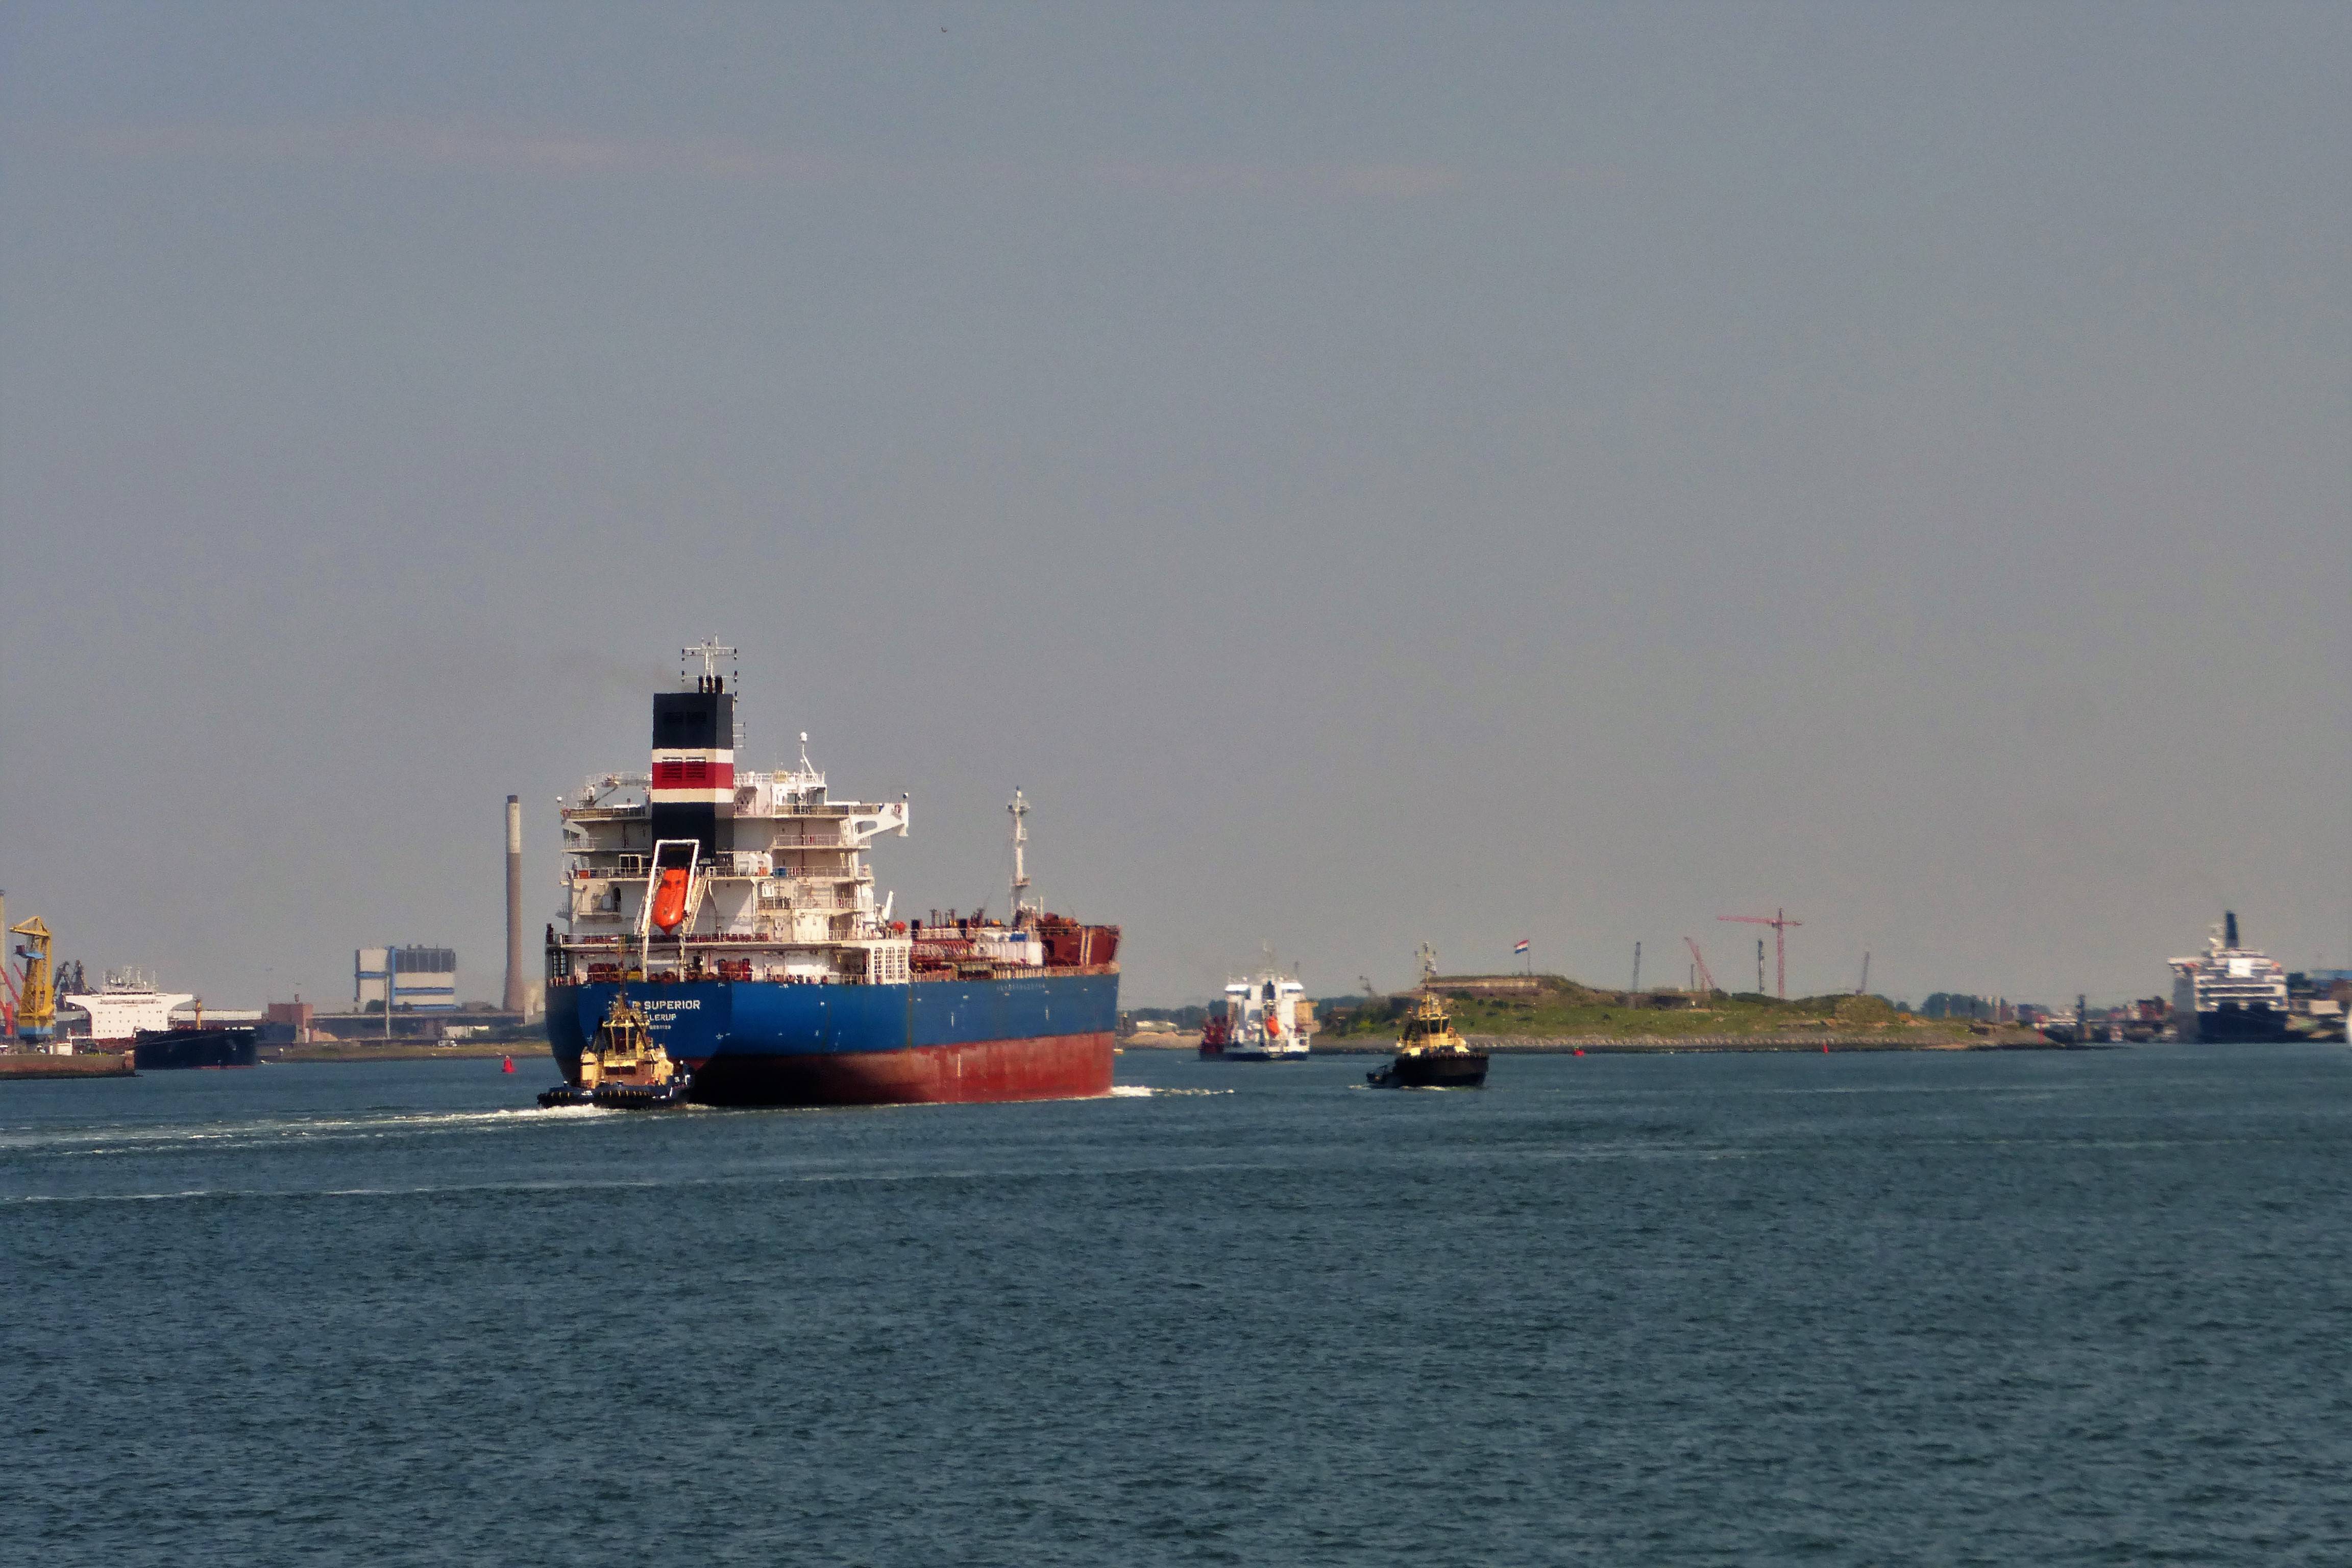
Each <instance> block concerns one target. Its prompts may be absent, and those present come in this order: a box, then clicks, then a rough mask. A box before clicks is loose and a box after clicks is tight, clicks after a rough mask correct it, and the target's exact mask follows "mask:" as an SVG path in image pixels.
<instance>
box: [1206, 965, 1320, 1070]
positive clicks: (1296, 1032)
mask: <svg viewBox="0 0 2352 1568" xmlns="http://www.w3.org/2000/svg"><path fill="white" fill-rule="evenodd" d="M1314 1033H1315V1004H1314V1003H1312V1002H1309V1001H1308V1000H1307V987H1306V986H1304V985H1301V984H1299V983H1298V982H1297V981H1296V980H1294V979H1292V978H1291V977H1290V976H1289V975H1287V974H1284V973H1279V972H1277V971H1273V970H1268V971H1266V972H1265V973H1261V974H1257V975H1255V976H1253V977H1252V978H1250V979H1248V980H1237V981H1235V982H1234V984H1231V985H1228V986H1226V987H1225V1010H1224V1012H1223V1015H1221V1016H1215V1017H1212V1018H1211V1019H1210V1020H1209V1023H1208V1026H1207V1027H1206V1028H1204V1029H1202V1031H1201V1055H1202V1058H1204V1059H1207V1060H1213V1061H1243V1062H1271V1061H1288V1060H1303V1059H1304V1058H1306V1056H1307V1047H1308V1044H1309V1042H1310V1041H1311V1039H1312V1038H1313V1036H1314Z"/></svg>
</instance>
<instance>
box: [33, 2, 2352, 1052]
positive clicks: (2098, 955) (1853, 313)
mask: <svg viewBox="0 0 2352 1568" xmlns="http://www.w3.org/2000/svg"><path fill="white" fill-rule="evenodd" d="M680 17H688V18H690V20H688V21H681V20H680V19H679V18H680ZM395 18H404V19H401V20H395ZM0 45H5V53H6V57H7V58H8V59H9V60H10V61H11V62H12V64H11V67H10V78H11V83H10V90H9V92H8V94H7V95H6V98H5V103H0V151H5V158H0V201H5V207H6V210H7V211H8V212H9V213H10V214H11V215H12V216H14V217H15V219H16V221H14V222H12V223H10V224H9V225H7V226H5V229H6V232H5V236H0V288H5V296H6V299H7V300H8V304H9V309H8V310H6V311H5V315H0V351H5V352H0V411H5V417H0V513H5V518H6V520H7V524H8V526H7V527H6V529H5V542H0V660H5V674H6V679H5V681H0V733H5V737H6V744H5V748H0V799H5V814H0V844H5V857H0V884H4V885H5V887H6V889H7V891H8V895H9V899H10V904H11V907H12V909H16V910H26V911H37V912H39V913H41V914H42V915H43V916H44V917H45V918H46V919H47V921H48V922H49V924H50V925H51V927H52V928H54V929H55V930H56V931H58V942H59V953H60V956H61V957H72V958H79V959H83V960H86V961H87V962H88V963H89V964H90V965H92V966H93V967H96V966H97V965H99V964H100V963H139V964H141V965H142V966H144V967H145V968H147V969H149V970H150V971H152V972H153V973H155V974H156V975H157V976H158V978H159V979H160V980H161V981H163V983H164V984H168V985H170V986H171V987H173V988H174V989H180V990H189V991H196V992H201V993H204V994H206V995H208V996H210V997H215V998H222V999H228V998H234V999H235V1000H236V1002H237V1003H239V1004H251V1005H259V1004H260V1003H261V1002H262V1001H264V1000H268V999H279V1000H282V999H285V998H287V997H289V996H290V995H292V994H293V993H294V991H295V990H296V988H297V986H298V985H299V987H300V989H301V990H302V992H303V994H304V995H305V997H306V998H308V999H312V1000H332V999H333V998H334V997H335V996H336V995H337V994H340V993H341V991H342V990H343V989H344V988H345V987H346V986H347V984H348V974H349V967H350V953H351V952H352V950H353V949H354V948H356V947H359V946H362V945H365V944H368V943H380V942H385V941H399V942H432V943H444V944H446V945H448V946H450V947H453V948H455V949H456V950H457V952H458V953H459V954H460V963H461V977H460V985H461V988H462V989H463V990H464V992H465V993H466V994H467V995H468V996H481V997H494V996H497V995H499V991H500V982H501V978H502V975H501V972H500V963H501V954H502V952H503V946H504V943H503V941H502V926H501V921H502V917H503V902H502V891H503V884H502V880H501V877H502V871H501V866H502V856H503V853H504V826H503V818H502V816H501V806H502V803H503V801H504V798H505V796H506V795H509V794H517V795H520V797H521V806H522V814H523V815H522V824H521V826H522V844H523V850H524V867H525V882H524V895H525V909H526V912H527V915H528V917H529V918H530V925H531V929H533V930H536V929H537V926H538V923H539V922H540V921H544V920H545V919H547V918H548V916H549V914H550V913H551V911H552V909H553V907H554V906H555V903H556V900H557V894H556V891H555V886H554V882H555V872H556V865H557V853H556V850H557V837H556V820H555V813H554V800H555V797H556V796H557V795H559V794H561V793H562V792H564V791H566V790H569V789H572V788H574V787H576V786H577V784H578V783H579V781H580V779H581V777H582V776H583V775H584V774H587V773H591V772H593V771H596V770H599V769H601V768H604V767H606V766H609V765H611V760H612V759H614V758H616V757H626V756H628V755H630V754H632V753H633V752H635V751H638V750H641V749H642V738H641V737H640V736H639V734H638V733H637V731H638V730H639V728H640V727H641V723H642V711H641V709H642V702H641V697H640V694H641V693H642V692H643V691H644V690H645V689H647V688H648V687H649V686H651V685H654V684H657V683H659V682H662V681H665V680H667V679H669V678H670V677H671V675H672V674H673V673H674V669H673V665H674V661H673V660H672V658H671V657H670V655H671V651H672V650H674V649H675V648H677V647H680V646H682V645H684V644H685V643H688V642H691V641H693V640H695V639H696V638H698V637H702V636H705V635H709V634H712V633H716V634H718V635H719V636H720V637H724V638H725V639H726V640H727V641H729V642H730V643H734V644H737V645H740V647H741V648H742V650H743V652H742V661H741V675H742V681H741V688H740V696H741V701H742V712H743V719H744V724H745V731H746V734H745V746H744V749H745V753H746V756H747V758H748V759H750V760H751V761H752V762H754V763H756V764H757V765H761V766H767V765H770V764H772V763H776V762H779V761H785V760H789V758H790V757H791V756H792V755H793V753H794V752H796V749H797V742H796V740H795V737H796V736H797V735H798V734H799V733H800V732H802V731H807V732H808V733H809V734H810V735H811V737H812V739H811V741H810V748H811V752H812V755H813V756H814V758H815V760H816V762H817V763H818V765H820V766H822V767H824V769H826V770H827V771H828V773H830V774H831V775H832V777H833V778H834V779H835V781H836V782H837V783H838V784H839V785H840V787H841V788H842V789H843V790H844V792H845V794H851V795H856V796H858V797H860V798H866V799H883V800H895V799H897V798H898V795H899V794H900V792H902V791H903V792H906V793H907V794H908V795H909V796H910V798H911V800H912V803H913V809H914V813H915V816H914V829H913V832H912V833H911V835H910V836H909V837H908V839H906V840H905V841H904V842H899V841H897V840H893V841H892V843H891V844H890V845H889V846H888V847H887V849H886V850H885V851H884V852H883V853H881V854H878V855H877V864H876V871H877V879H878V885H879V886H881V887H885V888H887V889H894V890H895V891H896V892H897V893H898V897H899V899H900V900H901V904H902V906H903V905H905V904H907V903H909V902H914V903H919V904H921V905H923V906H925V907H929V906H931V905H934V904H937V905H940V906H947V905H950V904H953V905H956V906H958V907H961V908H965V909H969V908H971V907H972V906H974V905H976V904H979V903H981V902H982V901H990V902H996V901H1001V900H1002V899H1003V891H1002V889H1003V885H1004V866H1003V862H1004V860H1005V858H1006V844H1005V834H1004V822H1003V802H1004V800H1005V799H1006V798H1008V797H1009V796H1010V795H1011V794H1012V792H1013V789H1014V788H1015V787H1018V788H1021V789H1022V790H1024V792H1025V794H1026V796H1027V798H1028V800H1029V801H1030V803H1031V804H1032V805H1034V816H1032V817H1031V818H1030V831H1031V835H1032V843H1031V847H1030V856H1031V871H1032V873H1033V875H1034V877H1035V878H1036V880H1037V884H1038V889H1039V891H1040V893H1041V894H1042V895H1043V896H1044V897H1045V899H1046V900H1047V901H1048V902H1049V903H1051V904H1052V905H1053V906H1054V907H1055V908H1056V909H1061V910H1067V911H1069V912H1071V913H1073V914H1076V915H1077V916H1079V917H1080V918H1082V919H1096V918H1099V919H1104V920H1109V921H1117V922H1118V923H1119V924H1121V925H1122V926H1124V928H1125V930H1126V932H1127V944H1128V945H1127V947H1126V948H1125V950H1124V952H1123V954H1122V963H1123V964H1124V965H1125V967H1126V971H1127V974H1126V981H1125V987H1124V995H1125V997H1126V999H1128V1000H1129V1001H1130V1002H1133V1003H1138V1004H1172V1003H1180V1002H1186V1001H1194V1000H1200V999H1202V998H1204V997H1206V996H1208V995H1210V994H1214V992H1215V991H1216V989H1217V988H1218V986H1219V985H1221V984H1222V983H1223V980H1224V979H1225V978H1226V977H1227V976H1228V975H1229V974H1231V973H1239V972H1241V971H1243V970H1244V969H1247V968H1249V967H1251V966H1252V965H1253V964H1254V963H1255V960H1256V958H1257V956H1258V954H1259V947H1260V943H1262V942H1271V943H1272V944H1274V946H1275V947H1276V952H1277V955H1278V956H1279V957H1280V959H1281V960H1282V961H1284V962H1285V963H1290V962H1293V961H1296V962H1297V963H1298V964H1299V966H1300V970H1301V973H1302V975H1303V977H1304V978H1305V980H1306V982H1307V985H1308V988H1309V990H1310V991H1312V992H1314V993H1315V994H1337V993H1340V992H1345V991H1349V990H1352V989H1354V988H1356V985H1357V980H1358V976H1359V975H1360V974H1369V975H1370V978H1371V979H1372V980H1373V981H1374V982H1375V984H1378V985H1380V986H1381V987H1382V988H1393V987H1396V986H1400V985H1402V984H1406V983H1407V982H1408V981H1409V980H1410V978H1411V976H1412V973H1413V963H1412V954H1413V952H1414V950H1415V948H1416V946H1417V945H1418V944H1420V943H1422V942H1429V943H1431V944H1433V946H1434V947H1436V948H1437V950H1438V951H1439V952H1441V953H1442V954H1444V960H1445V963H1447V965H1448V966H1449V967H1459V968H1464V969H1486V968H1492V969H1504V968H1508V967H1511V966H1513V964H1514V963H1515V962H1516V961H1515V959H1514V957H1513V955H1512V953H1511V946H1512V943H1513V942H1515V941H1516V940H1517V939H1518V938H1520V937H1522V936H1524V937H1527V938H1528V939H1529V940H1530V941H1531V942H1532V943H1533V946H1534V953H1535V957H1536V960H1537V962H1538V964H1539V965H1540V966H1541V967H1542V968H1545V969H1548V970H1556V971H1559V972H1561V973H1569V974H1572V975H1575V976H1577V977H1579V978H1581V979H1585V980H1588V981H1591V982H1593V983H1595V984H1610V983H1613V982H1614V981H1615V980H1617V979H1619V978H1621V977H1622V976H1623V974H1624V973H1625V965H1626V962H1627V959H1628V957H1629V956H1630V952H1631V948H1632V944H1633V942H1635V941H1637V940H1639V941H1643V942H1646V943H1647V944H1649V951H1650V952H1652V953H1653V954H1654V955H1657V956H1656V957H1655V958H1654V960H1653V962H1654V963H1666V964H1667V969H1666V971H1665V973H1666V974H1667V975H1668V976H1670V977H1671V976H1678V975H1680V974H1681V973H1682V968H1683V966H1682V963H1681V962H1680V960H1678V959H1674V958H1672V957H1671V956H1670V955H1672V954H1674V953H1675V952H1677V951H1678V950H1679V943H1680V939H1681V938H1683V937H1684V936H1685V935H1688V936H1691V937H1694V938H1696V940H1697V941H1698V942H1700V943H1701V944H1702V946H1703V947H1704V948H1705V950H1706V953H1707V955H1708V959H1709V962H1710V963H1711V964H1713V966H1714V967H1715V968H1716V969H1717V972H1718V975H1719V976H1722V975H1727V974H1731V973H1739V972H1741V971H1742V970H1743V969H1744V966H1745V964H1746V963H1747V962H1748V958H1749V956H1750V954H1749V953H1748V950H1747V949H1746V948H1744V947H1743V946H1742V945H1741V944H1742V943H1743V942H1745V941H1747V940H1749V939H1747V938H1733V937H1729V936H1727V935H1724V934H1721V932H1722V931H1725V930H1727V928H1717V927H1716V925H1715V921H1716V917H1717V915H1719V914H1722V913H1726V912H1746V913H1759V912H1763V911H1766V910H1772V909H1776V908H1785V909H1786V910H1789V911H1790V913H1791V914H1792V915H1798V916H1801V918H1802V919H1803V920H1804V921H1806V924H1805V926H1804V928H1803V929H1802V930H1801V931H1796V932H1792V933H1790V950H1789V971H1790V973H1789V988H1790V993H1791V994H1804V993H1808V992H1822V991H1831V990H1836V989H1843V988H1849V987H1851V986H1852V984H1853V981H1854V977H1855V975H1856V974H1857V973H1858V972H1859V966H1860V963H1861V960H1862V955H1863V953H1864V952H1870V953H1871V954H1872V955H1873V958H1872V963H1873V966H1874V967H1873V973H1872V980H1873V984H1872V989H1873V990H1874V991H1879V992H1882V993H1884V994H1889V995H1896V996H1908V997H1912V998H1915V999H1916V998H1918V997H1921V996H1923V995H1925V994H1927V993H1928V992H1930V991H1936V990H1948V991H1974V992H1978V993H1981V994H1995V993H2000V994H2011V995H2018V996H2024V997H2030V998H2032V999H2035V1000H2041V1001H2054V1000H2060V999H2071V998H2072V997H2073V996H2074V994H2076V993H2077V992H2078V991H2084V990H2088V991H2089V992H2090V993H2091V994H2093V995H2094V996H2097V997H2103V998H2118V999H2119V998H2122V997H2126V996H2130V995H2138V994H2153V993H2156V992H2158V991H2160V990H2161V989H2163V987H2164V986H2165V984H2167V973H2166V971H2165V968H2164V963H2165V961H2166V959H2167V958H2168V957H2170V956H2173V955H2176V954H2179V953H2183V952H2193V951H2195V950H2196V948H2197V947H2198V945H2199V943H2200V939H2201V937H2202V934H2203V931H2204V930H2205V927H2206V926H2207V925H2208V924H2209V923H2210V922H2211V921H2215V920H2218V919H2219V918H2220V916H2221V910H2223V909H2225V908H2229V909H2235V910H2237V911H2239V913H2240V915H2241V917H2242V920H2243V921H2245V922H2246V926H2247V931H2248V940H2249V942H2251V943H2252V944H2253V945H2256V946H2260V947H2262V948H2263V949H2265V950H2266V951H2268V952H2272V953H2273V954H2274V955H2275V956H2277V957H2278V958H2280V959H2281V960H2283V961H2284V963H2287V965H2288V966H2289V967H2290V968H2302V967H2305V966H2306V965H2309V964H2312V963H2327V964H2331V965H2341V964H2345V963H2352V879H2348V878H2347V867H2352V807H2347V794H2346V792H2345V790H2344V788H2343V780H2344V778H2345V777H2346V776H2347V766H2352V739H2347V737H2352V710H2347V702H2348V701H2352V698H2347V689H2352V682H2347V679H2346V677H2347V672H2352V632H2347V616H2346V605H2347V602H2348V601H2352V564H2347V559H2346V555H2345V552H2344V551H2343V549H2342V541H2343V538H2344V536H2345V533H2346V531H2347V526H2352V475H2347V470H2346V468H2345V466H2344V464H2343V462H2342V449H2343V447H2342V439H2341V437H2342V418H2343V410H2344V408H2345V407H2346V405H2347V396H2352V371H2347V366H2348V365H2352V345H2348V344H2347V320H2346V317H2345V315H2344V313H2343V311H2342V310H2341V304H2340V301H2341V300H2343V299H2344V298H2345V297H2346V294H2347V286H2352V279H2347V276H2346V266H2347V262H2346V258H2347V256H2352V243H2347V240H2352V219H2347V204H2346V203H2345V202H2344V200H2343V198H2342V194H2341V188H2340V187H2341V178H2340V174H2341V170H2342V168H2343V167H2344V166H2345V164H2346V162H2347V153H2352V130H2347V114H2346V111H2345V110H2344V108H2343V105H2342V102H2341V93H2340V90H2339V89H2340V83H2341V80H2342V79H2343V77H2344V74H2345V70H2346V68H2347V65H2352V23H2347V19H2346V17H2345V16H2343V15H2342V14H2341V13H2340V12H2335V11H2330V10H2327V9H2325V8H2308V9H2294V8H2284V7H2282V8H2272V9H2265V10H2263V11H2261V12H2252V13H2245V12H2232V13H2228V14H2223V13H2217V12H2200V11H2197V10H2193V9H2186V10H2153V11H2150V10H2121V9H2113V10H2111V9H2104V8H2096V7H2080V8H2064V9H2060V10H2056V11H2052V12H2047V13H2039V14H2034V15H2030V16H2017V15H2000V16H1995V15H1990V14H1988V15H1983V16H1968V15H1955V14H1948V13H1946V12H1943V11H1939V10H1937V9H1934V8H1928V7H1896V8H1881V7H1860V6H1796V7H1789V8H1785V9H1780V10H1776V11H1772V12H1741V13H1731V14H1717V13H1706V14H1700V13H1676V12H1672V11H1664V10H1658V11H1650V10H1624V11H1612V12H1606V13H1601V12H1591V13H1563V12H1559V11H1555V10H1551V9H1549V8H1539V7H1527V8H1514V7H1498V8H1496V9H1494V10H1492V11H1490V12H1488V13H1486V16H1485V18H1484V20H1483V21H1482V23H1481V24H1480V25H1479V26H1475V27H1468V26H1460V25H1458V24H1457V23H1456V22H1454V20H1452V19H1449V18H1443V17H1439V16H1433V15H1424V14H1419V13H1415V12H1412V11H1411V10H1405V9H1383V8H1361V9H1353V8H1351V9H1349V10H1346V11H1339V10H1333V9H1327V8H1319V7H1302V8H1281V9H1272V10H1268V11H1265V12H1262V13H1258V14H1255V15H1251V16H1229V17H1223V18H1221V19H1219V20H1218V21H1217V22H1216V23H1215V24H1214V25H1204V24H1200V23H1197V22H1195V21H1191V20H1188V19H1186V18H1183V17H1181V16H1177V15H1175V14H1171V13H1160V12H1154V11H1152V10H1150V9H1148V8H1123V7H1108V8H1100V9H1089V10H1087V11H1084V12H1078V11H1055V10H1030V9H1009V8H979V7H948V8H945V9H943V10H941V11H940V13H939V14H938V16H936V17H933V16H931V15H930V14H929V13H924V14H922V15H917V14H914V13H870V14H855V13H832V12H803V11H790V10H778V11H774V12H750V13H747V12H742V11H735V10H724V9H713V10H707V11H697V10H695V9H694V8H691V7H689V8H688V9H687V10H686V11H684V12H677V13H672V14H668V15H666V16H660V17H656V16H650V15H645V16H639V15H635V14H632V13H628V12H625V11H615V12H603V13H596V14H595V15H594V16H593V19H587V20H581V21H578V22H577V23H575V24H565V23H560V22H559V21H558V20H557V19H556V18H555V16H554V15H553V14H551V13H541V12H535V11H530V10H527V9H520V8H513V9H508V8H493V9H488V10H479V9H469V8H463V7H447V8H440V7H431V6H427V7H419V8H414V9H401V10H386V11H371V12H367V13H340V12H339V13H333V14H328V13H313V12H309V11H302V10H292V9H273V8H268V7H261V8H254V9H241V10H234V11H231V10H226V9H220V8H196V9H192V10H187V11H183V12H163V13H147V12H117V11H107V10H97V9H90V8H85V7H69V6H62V5H27V6H21V7H16V8H14V9H12V11H11V13H10V14H9V16H7V17H6V18H5V19H0ZM959 666H961V667H966V668H979V669H982V670H984V671H985V672H986V676H985V679H983V680H982V681H981V682H980V689H977V690H975V689H973V683H972V681H971V679H964V678H958V679H946V678H944V677H943V675H942V671H943V670H946V669H949V668H953V667H959Z"/></svg>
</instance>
